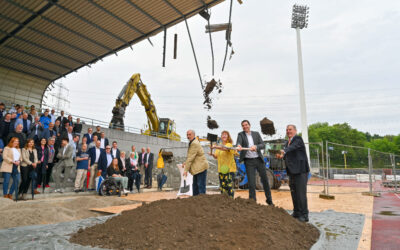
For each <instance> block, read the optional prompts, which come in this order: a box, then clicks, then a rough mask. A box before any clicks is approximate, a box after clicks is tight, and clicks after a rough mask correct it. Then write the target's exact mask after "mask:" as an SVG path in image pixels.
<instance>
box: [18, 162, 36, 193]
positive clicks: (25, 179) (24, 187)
mask: <svg viewBox="0 0 400 250" xmlns="http://www.w3.org/2000/svg"><path fill="white" fill-rule="evenodd" d="M20 170H21V184H20V185H19V190H18V194H26V193H27V192H28V188H29V184H30V183H31V174H30V173H31V172H32V171H34V169H33V167H32V165H30V166H26V167H22V166H21V167H20Z"/></svg>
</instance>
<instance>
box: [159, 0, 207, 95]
mask: <svg viewBox="0 0 400 250" xmlns="http://www.w3.org/2000/svg"><path fill="white" fill-rule="evenodd" d="M164 2H165V3H167V4H168V6H170V7H171V8H172V9H174V10H175V12H176V13H178V14H179V15H181V16H182V18H183V19H184V20H185V24H186V30H187V33H188V35H189V40H190V45H191V46H192V51H193V57H194V61H195V63H196V68H197V74H198V75H199V80H200V85H201V89H204V85H203V80H202V79H201V73H200V68H199V63H198V62H197V56H196V51H195V50H194V45H193V41H192V36H191V35H190V30H189V25H188V23H187V20H186V17H185V15H184V14H183V13H182V12H180V11H179V10H178V9H177V8H176V7H175V6H174V5H173V4H171V3H170V2H168V0H164Z"/></svg>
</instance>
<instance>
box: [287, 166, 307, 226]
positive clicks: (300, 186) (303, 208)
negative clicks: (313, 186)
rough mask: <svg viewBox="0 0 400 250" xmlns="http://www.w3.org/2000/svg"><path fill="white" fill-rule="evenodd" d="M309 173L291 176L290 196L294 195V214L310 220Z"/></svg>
mask: <svg viewBox="0 0 400 250" xmlns="http://www.w3.org/2000/svg"><path fill="white" fill-rule="evenodd" d="M307 181H308V173H301V174H294V175H293V174H289V187H290V194H291V195H292V202H293V213H294V215H295V216H303V217H305V218H308V204H307Z"/></svg>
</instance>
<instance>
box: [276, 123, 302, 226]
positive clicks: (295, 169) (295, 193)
mask: <svg viewBox="0 0 400 250" xmlns="http://www.w3.org/2000/svg"><path fill="white" fill-rule="evenodd" d="M286 135H287V137H288V141H287V142H286V143H285V149H283V150H281V155H278V158H283V159H284V160H285V164H286V172H287V174H288V176H289V187H290V194H291V195H292V202H293V214H292V216H293V217H295V218H297V219H298V220H299V221H302V222H308V205H307V181H308V173H309V172H310V166H309V164H308V158H307V154H306V147H305V145H304V142H303V139H302V138H301V137H300V136H298V135H297V129H296V126H295V125H288V126H287V127H286Z"/></svg>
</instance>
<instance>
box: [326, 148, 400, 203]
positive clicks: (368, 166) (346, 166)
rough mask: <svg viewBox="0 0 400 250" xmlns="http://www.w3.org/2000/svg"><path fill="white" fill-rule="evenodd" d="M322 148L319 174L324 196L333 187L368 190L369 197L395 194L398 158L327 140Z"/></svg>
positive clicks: (391, 154) (399, 181)
mask: <svg viewBox="0 0 400 250" xmlns="http://www.w3.org/2000/svg"><path fill="white" fill-rule="evenodd" d="M323 146H324V155H325V158H326V159H325V166H323V167H322V171H320V172H319V174H320V176H322V179H323V180H324V185H325V186H326V188H325V190H324V192H325V194H329V186H332V185H335V186H352V187H363V188H368V189H367V190H368V191H367V193H369V194H371V195H379V193H381V192H398V188H399V186H400V185H399V183H400V171H399V164H400V156H399V155H396V154H393V153H388V152H380V151H377V150H374V149H371V148H367V147H359V146H352V145H345V144H340V143H334V142H329V141H326V142H325V143H324V145H323ZM396 170H397V172H396Z"/></svg>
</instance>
